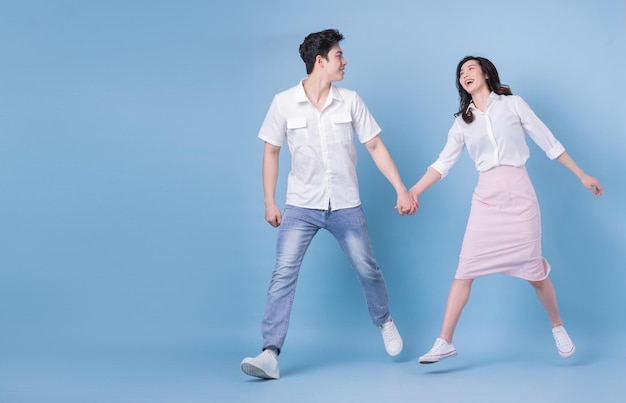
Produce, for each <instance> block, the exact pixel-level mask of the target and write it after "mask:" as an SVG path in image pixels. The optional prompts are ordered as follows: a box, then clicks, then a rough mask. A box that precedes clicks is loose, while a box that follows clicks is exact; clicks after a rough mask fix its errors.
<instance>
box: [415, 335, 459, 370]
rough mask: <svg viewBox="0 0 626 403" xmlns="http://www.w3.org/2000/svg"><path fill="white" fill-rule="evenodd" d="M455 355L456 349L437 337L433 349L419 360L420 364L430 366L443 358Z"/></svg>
mask: <svg viewBox="0 0 626 403" xmlns="http://www.w3.org/2000/svg"><path fill="white" fill-rule="evenodd" d="M455 355H456V349H455V348H454V346H453V345H452V344H449V343H448V342H447V341H445V340H444V339H442V338H439V337H437V339H436V340H435V344H433V347H432V348H431V349H430V350H429V351H428V352H427V353H426V354H424V355H423V356H421V357H420V358H419V362H420V364H432V363H435V362H439V361H441V360H443V359H444V358H448V357H453V356H455Z"/></svg>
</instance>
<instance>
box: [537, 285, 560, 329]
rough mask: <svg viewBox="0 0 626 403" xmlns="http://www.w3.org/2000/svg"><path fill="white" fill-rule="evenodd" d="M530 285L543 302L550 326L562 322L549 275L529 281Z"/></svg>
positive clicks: (555, 325) (558, 324)
mask: <svg viewBox="0 0 626 403" xmlns="http://www.w3.org/2000/svg"><path fill="white" fill-rule="evenodd" d="M529 283H530V285H532V286H533V287H534V288H535V292H536V293H537V297H539V301H541V303H542V304H543V307H544V308H545V310H546V312H547V313H548V317H549V318H550V323H551V324H552V327H553V328H554V327H557V326H561V325H562V324H563V322H562V321H561V317H560V316H559V306H558V304H557V302H556V293H555V292H554V286H553V285H552V281H550V278H549V277H546V278H545V279H544V280H541V281H529Z"/></svg>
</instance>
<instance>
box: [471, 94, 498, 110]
mask: <svg viewBox="0 0 626 403" xmlns="http://www.w3.org/2000/svg"><path fill="white" fill-rule="evenodd" d="M498 97H499V95H498V94H496V93H495V92H493V91H491V93H490V94H489V96H488V97H487V109H486V110H489V107H491V104H492V103H493V102H494V101H495V100H497V99H498ZM470 108H472V109H476V110H477V111H479V109H478V108H477V107H476V105H474V100H471V101H470V103H469V105H467V109H468V110H469V109H470Z"/></svg>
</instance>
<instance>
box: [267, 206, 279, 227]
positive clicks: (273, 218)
mask: <svg viewBox="0 0 626 403" xmlns="http://www.w3.org/2000/svg"><path fill="white" fill-rule="evenodd" d="M282 220H283V216H282V215H281V214H280V209H279V208H278V206H277V205H275V204H271V205H266V206H265V221H267V222H268V223H269V225H271V226H272V227H278V226H279V225H280V223H281V221H282Z"/></svg>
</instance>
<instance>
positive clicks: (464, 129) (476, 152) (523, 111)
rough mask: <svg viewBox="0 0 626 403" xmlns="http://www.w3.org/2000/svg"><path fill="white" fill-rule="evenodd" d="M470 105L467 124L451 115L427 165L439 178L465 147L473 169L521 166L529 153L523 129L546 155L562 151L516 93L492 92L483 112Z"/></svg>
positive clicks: (553, 157) (555, 140) (561, 152)
mask: <svg viewBox="0 0 626 403" xmlns="http://www.w3.org/2000/svg"><path fill="white" fill-rule="evenodd" d="M470 108H471V109H472V112H473V113H474V121H473V122H472V123H470V124H467V123H465V122H464V121H463V118H462V117H461V115H459V116H457V117H456V118H455V119H454V123H453V125H452V127H451V128H450V131H449V132H448V140H447V142H446V145H445V146H444V148H443V150H442V151H441V153H440V154H439V158H438V159H437V161H435V162H434V163H433V164H432V165H431V166H430V167H431V168H433V169H435V170H437V172H439V173H440V174H441V177H442V178H443V177H445V176H446V175H448V171H449V170H450V168H452V166H453V165H454V164H455V163H456V162H457V161H458V159H459V157H460V156H461V153H462V152H463V148H465V147H467V152H468V154H469V156H470V158H471V159H472V160H473V161H474V164H475V165H476V169H477V170H478V171H481V172H482V171H487V170H489V169H491V168H494V167H497V166H501V165H510V166H514V167H520V166H523V165H524V164H525V163H526V161H527V160H528V157H529V156H530V151H529V149H528V145H527V144H526V138H525V135H524V132H526V133H528V135H529V136H530V138H531V139H533V141H534V142H535V143H537V145H538V146H539V147H540V148H541V149H542V150H543V151H545V153H546V155H547V156H548V158H550V159H555V158H557V157H558V156H560V155H561V154H563V152H564V151H565V148H564V147H563V146H562V145H561V143H559V141H558V140H557V139H556V138H555V137H554V135H553V134H552V132H551V131H550V129H548V127H547V126H546V125H545V124H544V123H543V122H542V121H541V120H540V119H539V118H538V117H537V115H535V113H534V112H533V111H532V109H530V107H529V106H528V104H527V103H526V102H524V100H523V99H522V98H521V97H519V96H516V95H497V94H495V93H493V92H492V93H491V95H490V96H489V99H488V101H487V109H486V112H481V111H480V110H479V109H477V108H476V107H474V104H471V105H470Z"/></svg>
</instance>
